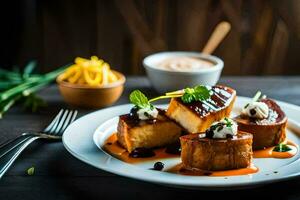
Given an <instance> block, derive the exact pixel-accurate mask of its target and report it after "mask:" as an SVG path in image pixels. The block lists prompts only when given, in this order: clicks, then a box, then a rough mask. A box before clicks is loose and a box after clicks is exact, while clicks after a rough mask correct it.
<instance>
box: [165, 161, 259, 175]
mask: <svg viewBox="0 0 300 200" xmlns="http://www.w3.org/2000/svg"><path fill="white" fill-rule="evenodd" d="M258 171H259V169H258V168H257V167H255V166H254V165H251V166H249V167H247V168H241V169H232V170H224V171H206V170H199V169H192V170H189V169H185V168H184V167H183V165H182V163H180V164H177V165H175V166H174V167H172V168H170V169H168V170H167V171H166V172H169V173H174V174H181V175H186V176H241V175H248V174H254V173H256V172H258Z"/></svg>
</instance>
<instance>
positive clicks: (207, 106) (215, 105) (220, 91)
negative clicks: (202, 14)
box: [177, 86, 233, 116]
mask: <svg viewBox="0 0 300 200" xmlns="http://www.w3.org/2000/svg"><path fill="white" fill-rule="evenodd" d="M212 92H213V94H212V95H211V97H210V98H209V99H208V100H206V101H194V102H192V103H183V102H182V100H181V99H180V98H177V99H178V101H181V103H182V104H184V105H185V106H187V107H188V108H189V109H190V110H192V111H193V112H195V113H196V114H197V115H200V116H205V115H207V114H208V113H209V112H211V111H218V110H221V109H223V108H224V107H226V106H228V105H229V103H230V102H231V100H232V97H233V96H232V92H233V91H231V90H229V89H228V88H227V87H223V86H213V87H212Z"/></svg>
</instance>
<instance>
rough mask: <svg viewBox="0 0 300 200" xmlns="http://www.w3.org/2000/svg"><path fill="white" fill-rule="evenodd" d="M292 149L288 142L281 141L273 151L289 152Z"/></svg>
mask: <svg viewBox="0 0 300 200" xmlns="http://www.w3.org/2000/svg"><path fill="white" fill-rule="evenodd" d="M290 150H292V149H291V148H290V147H289V146H288V145H286V144H283V143H280V144H278V145H277V146H276V147H275V148H274V149H273V151H276V152H287V151H290Z"/></svg>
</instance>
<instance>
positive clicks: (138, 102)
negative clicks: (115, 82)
mask: <svg viewBox="0 0 300 200" xmlns="http://www.w3.org/2000/svg"><path fill="white" fill-rule="evenodd" d="M211 95H212V91H211V88H210V87H208V86H204V85H198V86H196V87H193V88H185V89H183V90H178V91H174V92H167V93H166V94H165V95H162V96H158V97H155V98H152V99H148V98H147V97H146V95H144V94H143V93H142V92H141V91H140V90H134V91H133V92H131V93H130V95H129V100H130V102H131V103H132V104H134V105H135V106H136V107H138V108H148V107H150V108H151V109H152V108H154V106H153V105H152V104H151V103H152V102H154V101H157V100H160V99H169V98H176V97H180V98H181V100H182V101H183V102H184V103H191V102H194V101H205V100H207V99H209V98H210V96H211Z"/></svg>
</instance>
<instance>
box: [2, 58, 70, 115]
mask: <svg viewBox="0 0 300 200" xmlns="http://www.w3.org/2000/svg"><path fill="white" fill-rule="evenodd" d="M34 65H35V63H32V62H30V63H29V64H28V66H27V67H26V68H25V71H24V74H23V75H20V74H19V73H16V72H10V71H7V70H3V69H0V77H1V76H2V77H3V76H6V77H8V76H10V75H11V76H10V77H11V80H9V81H7V82H5V81H3V82H1V81H0V89H4V88H6V90H4V91H2V92H0V118H2V116H3V114H4V113H5V112H7V111H8V110H9V109H10V108H11V107H12V106H13V105H14V104H15V103H16V102H17V101H19V100H20V99H21V98H22V97H27V96H29V95H31V94H34V93H35V92H37V91H39V90H40V89H42V88H43V87H45V86H46V85H48V84H49V83H50V82H51V81H53V80H54V79H55V78H56V77H57V76H58V75H59V74H60V73H62V72H63V71H64V70H65V69H66V68H67V67H68V66H69V65H66V66H63V67H60V68H59V69H57V70H54V71H52V72H49V73H46V74H44V75H36V74H35V75H30V73H31V71H32V70H33V68H34ZM26 70H27V72H26ZM12 77H13V78H12ZM1 86H2V87H1ZM7 88H8V89H7Z"/></svg>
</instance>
